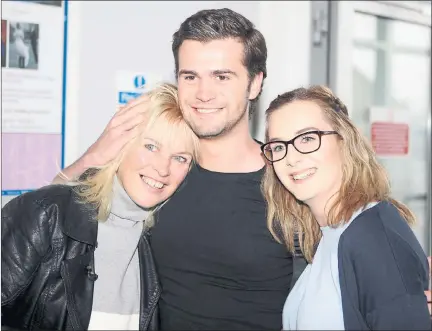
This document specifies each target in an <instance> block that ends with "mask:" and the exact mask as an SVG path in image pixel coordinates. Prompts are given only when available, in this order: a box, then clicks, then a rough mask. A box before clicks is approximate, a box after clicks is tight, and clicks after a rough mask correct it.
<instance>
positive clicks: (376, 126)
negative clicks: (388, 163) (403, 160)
mask: <svg viewBox="0 0 432 331" xmlns="http://www.w3.org/2000/svg"><path fill="white" fill-rule="evenodd" d="M371 141H372V147H373V148H374V150H375V153H376V154H377V155H378V156H404V155H407V154H408V149H409V125H408V124H406V123H392V122H373V123H372V125H371Z"/></svg>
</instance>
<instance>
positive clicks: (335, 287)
mask: <svg viewBox="0 0 432 331" xmlns="http://www.w3.org/2000/svg"><path fill="white" fill-rule="evenodd" d="M376 204H377V203H370V204H368V205H367V206H366V208H364V209H360V210H358V211H356V212H355V213H354V214H353V216H352V217H351V219H350V220H349V221H348V222H347V223H345V224H343V225H341V226H340V227H338V228H331V227H328V226H326V227H321V231H322V238H321V240H320V242H319V245H318V248H317V251H316V253H315V256H314V260H313V263H311V264H308V265H307V267H306V268H305V270H304V271H303V273H302V274H301V276H300V277H299V279H298V280H297V282H296V284H295V285H294V288H293V289H292V290H291V292H290V294H289V295H288V298H287V300H286V301H285V305H284V308H283V314H282V320H283V329H284V330H344V318H343V312H342V299H341V290H340V283H339V268H338V245H339V238H340V236H341V234H342V233H343V232H344V231H345V229H346V228H347V227H348V226H349V225H350V223H351V222H352V220H353V219H355V218H356V217H357V216H358V215H359V214H360V213H361V212H363V211H364V210H366V209H369V208H371V207H373V206H375V205H376Z"/></svg>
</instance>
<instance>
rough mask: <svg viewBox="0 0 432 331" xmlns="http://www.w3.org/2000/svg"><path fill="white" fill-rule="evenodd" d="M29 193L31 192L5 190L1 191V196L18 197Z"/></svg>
mask: <svg viewBox="0 0 432 331" xmlns="http://www.w3.org/2000/svg"><path fill="white" fill-rule="evenodd" d="M31 191H33V190H5V191H2V195H20V194H23V193H27V192H31Z"/></svg>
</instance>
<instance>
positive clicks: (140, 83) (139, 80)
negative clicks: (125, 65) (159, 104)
mask: <svg viewBox="0 0 432 331" xmlns="http://www.w3.org/2000/svg"><path fill="white" fill-rule="evenodd" d="M145 84H146V80H145V78H144V76H143V75H138V76H135V78H134V85H135V88H143V87H144V85H145Z"/></svg>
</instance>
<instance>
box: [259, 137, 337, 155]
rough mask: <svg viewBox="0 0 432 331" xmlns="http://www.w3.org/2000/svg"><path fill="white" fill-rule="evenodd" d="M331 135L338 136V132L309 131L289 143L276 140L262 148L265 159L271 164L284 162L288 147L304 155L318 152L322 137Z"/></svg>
mask: <svg viewBox="0 0 432 331" xmlns="http://www.w3.org/2000/svg"><path fill="white" fill-rule="evenodd" d="M329 134H338V133H337V132H336V131H309V132H305V133H302V134H299V135H298V136H297V137H294V138H293V139H291V140H289V141H285V140H276V141H270V142H268V143H265V144H264V145H262V146H261V151H262V152H263V154H264V156H265V158H266V159H267V160H269V161H270V162H277V161H280V160H282V159H283V158H284V157H285V156H286V155H287V153H288V145H293V146H294V148H295V149H296V150H297V151H298V152H299V153H302V154H309V153H313V152H316V151H317V150H319V149H320V147H321V137H322V136H325V135H329Z"/></svg>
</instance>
